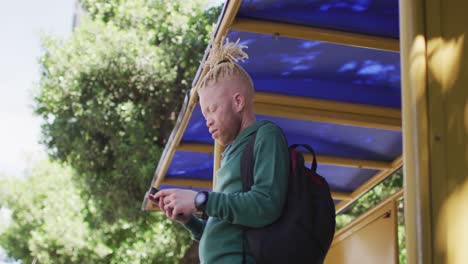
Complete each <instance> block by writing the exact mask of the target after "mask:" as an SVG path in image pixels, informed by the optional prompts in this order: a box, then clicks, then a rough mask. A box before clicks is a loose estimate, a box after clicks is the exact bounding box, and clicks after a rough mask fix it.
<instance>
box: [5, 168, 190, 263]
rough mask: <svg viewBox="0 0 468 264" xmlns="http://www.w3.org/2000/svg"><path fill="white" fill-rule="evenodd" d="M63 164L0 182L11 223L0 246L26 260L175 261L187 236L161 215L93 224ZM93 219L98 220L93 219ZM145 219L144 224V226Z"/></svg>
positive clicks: (90, 207)
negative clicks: (133, 220) (9, 211)
mask: <svg viewBox="0 0 468 264" xmlns="http://www.w3.org/2000/svg"><path fill="white" fill-rule="evenodd" d="M74 176H76V175H75V172H74V171H73V170H72V169H71V168H70V167H67V166H60V165H58V164H53V163H49V162H43V163H41V164H39V165H38V166H36V167H35V168H34V170H33V172H32V174H31V175H28V177H26V178H23V179H21V178H6V179H5V180H3V179H2V181H1V182H0V207H6V208H9V209H10V210H11V217H12V221H11V224H10V225H9V226H7V227H6V228H5V229H3V230H0V246H2V247H4V248H5V249H6V250H7V251H8V254H9V255H10V256H12V257H14V258H17V259H21V260H22V261H23V262H24V263H31V262H33V260H34V259H36V260H38V261H39V263H177V262H178V260H179V259H181V258H182V256H183V254H184V252H185V250H186V248H187V247H188V245H187V241H188V240H189V234H188V233H187V232H181V228H182V227H181V226H180V225H173V224H172V222H171V221H170V220H168V219H167V218H165V217H163V216H162V215H161V214H150V215H146V216H145V217H141V218H139V220H138V221H135V222H129V221H126V220H123V219H120V220H118V221H115V222H114V223H112V224H97V223H96V222H95V220H93V217H90V216H96V214H98V213H97V208H96V207H95V202H94V201H93V200H88V201H87V200H84V199H82V198H81V195H80V192H81V191H80V189H79V188H77V187H76V185H75V184H74V183H73V180H72V178H73V177H74ZM94 219H98V218H97V217H95V218H94ZM148 223H150V224H148Z"/></svg>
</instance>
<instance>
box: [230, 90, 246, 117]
mask: <svg viewBox="0 0 468 264" xmlns="http://www.w3.org/2000/svg"><path fill="white" fill-rule="evenodd" d="M232 101H233V103H234V110H235V111H236V112H238V113H239V112H241V111H242V110H244V107H245V97H244V96H243V95H242V94H240V93H234V94H233V95H232Z"/></svg>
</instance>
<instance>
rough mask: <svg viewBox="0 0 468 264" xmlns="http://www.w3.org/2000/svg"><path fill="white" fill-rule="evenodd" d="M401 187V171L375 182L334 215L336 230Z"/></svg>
mask: <svg viewBox="0 0 468 264" xmlns="http://www.w3.org/2000/svg"><path fill="white" fill-rule="evenodd" d="M402 187H403V172H402V171H401V170H398V171H396V172H395V173H394V174H393V175H391V176H390V177H388V178H387V179H385V180H384V181H382V182H381V183H379V184H377V185H376V186H375V187H374V188H372V189H371V190H370V191H368V192H367V193H365V194H364V195H363V196H361V197H360V198H359V199H358V200H357V201H356V202H354V203H353V204H351V205H350V206H349V207H348V208H346V209H345V210H344V211H343V212H342V213H340V214H338V215H337V216H336V230H338V229H341V228H342V227H344V226H345V225H347V224H349V223H350V222H351V221H353V220H354V219H356V218H357V217H358V216H360V215H361V214H363V213H365V212H366V211H367V210H369V209H371V208H373V207H374V206H376V205H377V204H379V203H380V202H382V201H383V200H385V198H387V197H388V196H390V195H392V194H393V193H394V192H396V191H398V190H400V189H401V188H402Z"/></svg>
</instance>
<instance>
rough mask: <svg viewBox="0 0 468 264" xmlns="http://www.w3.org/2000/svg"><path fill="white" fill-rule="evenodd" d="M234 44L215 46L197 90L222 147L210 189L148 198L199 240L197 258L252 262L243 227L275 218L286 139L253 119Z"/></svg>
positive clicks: (283, 186)
mask: <svg viewBox="0 0 468 264" xmlns="http://www.w3.org/2000/svg"><path fill="white" fill-rule="evenodd" d="M237 44H238V42H237V43H230V42H229V41H227V43H226V44H225V45H224V46H214V47H213V50H212V51H211V53H210V58H209V59H208V60H207V62H206V65H207V66H209V67H210V70H209V72H208V73H207V75H206V76H205V77H204V79H203V80H202V81H201V84H200V88H199V90H198V95H199V99H200V107H201V109H202V113H203V116H204V117H205V119H206V125H207V127H208V130H209V132H210V134H211V135H212V137H213V139H214V140H216V141H217V142H218V143H219V144H221V145H223V146H226V149H225V151H224V153H223V156H222V161H221V167H220V169H219V170H218V172H217V175H218V179H217V184H216V186H215V189H214V191H213V192H211V193H207V192H198V193H197V192H195V191H191V190H181V189H166V190H161V191H159V192H158V193H156V195H154V196H150V197H149V198H150V200H151V201H152V202H153V203H157V205H158V206H159V207H160V208H161V209H162V210H163V211H164V213H165V214H166V215H167V216H168V217H169V218H171V219H172V220H174V221H177V222H180V223H182V224H184V226H185V227H186V228H187V229H188V230H190V231H191V233H192V236H193V238H194V239H195V240H199V241H200V245H199V255H200V261H201V263H209V264H211V263H236V264H237V263H255V261H254V259H253V257H252V256H251V255H249V254H248V248H247V246H246V245H247V242H246V241H245V240H244V239H245V237H244V235H243V229H244V227H247V228H249V227H262V226H265V225H268V224H270V223H272V222H274V221H275V220H276V219H277V218H278V217H279V216H280V214H281V211H282V209H283V205H284V203H285V197H286V190H287V175H288V172H289V158H288V157H289V156H288V147H287V143H286V141H285V138H284V136H283V134H282V132H281V130H280V128H279V127H277V126H276V125H274V124H273V123H271V122H268V121H258V122H257V121H256V119H255V115H254V112H253V97H254V88H253V84H252V80H251V78H250V76H249V75H248V74H247V73H246V72H245V71H244V70H243V69H242V68H241V67H240V66H239V65H238V64H237V63H236V62H237V61H238V60H242V59H244V58H246V57H247V55H246V54H245V53H244V52H243V51H242V47H240V46H238V45H237ZM255 132H256V133H257V135H256V140H255V145H254V157H255V165H254V184H253V185H252V188H251V190H250V191H248V192H242V179H241V172H240V170H241V169H240V162H241V157H242V153H243V151H244V148H245V147H246V145H247V142H248V141H249V138H250V136H251V135H252V134H253V133H255ZM197 210H198V211H204V212H205V213H206V214H207V215H208V216H209V218H208V220H207V221H205V220H203V219H199V218H197V217H195V216H194V215H193V214H194V213H195V212H196V211H197ZM244 250H245V251H244ZM244 252H246V255H244Z"/></svg>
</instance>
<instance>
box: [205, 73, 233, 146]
mask: <svg viewBox="0 0 468 264" xmlns="http://www.w3.org/2000/svg"><path fill="white" fill-rule="evenodd" d="M226 85H227V83H226V82H223V81H220V82H217V83H214V84H210V85H207V86H206V87H203V88H201V89H200V90H199V91H198V96H199V98H200V107H201V110H202V113H203V116H204V117H205V120H206V126H207V127H208V130H209V132H210V134H211V136H212V137H213V139H214V140H216V141H217V142H218V143H219V144H221V145H223V146H226V145H228V144H231V143H232V142H233V141H234V139H235V138H236V137H237V134H238V133H239V130H240V126H241V115H240V113H239V112H238V111H236V110H235V106H234V100H233V97H232V96H231V94H230V93H229V89H227V87H226Z"/></svg>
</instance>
